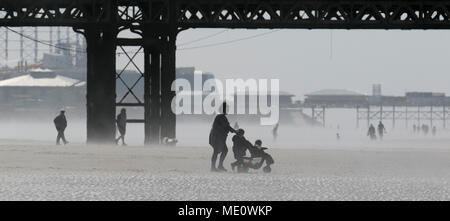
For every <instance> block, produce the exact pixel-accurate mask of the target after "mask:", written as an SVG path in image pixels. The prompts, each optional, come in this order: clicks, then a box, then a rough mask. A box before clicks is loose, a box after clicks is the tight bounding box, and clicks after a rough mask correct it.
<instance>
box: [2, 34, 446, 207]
mask: <svg viewBox="0 0 450 221" xmlns="http://www.w3.org/2000/svg"><path fill="white" fill-rule="evenodd" d="M448 35H450V34H449V32H446V31H426V32H423V31H381V30H377V31H343V30H342V31H341V30H334V31H329V30H314V31H309V30H308V31H307V30H298V31H294V30H229V31H224V30H221V29H220V30H216V29H215V30H210V29H206V30H204V29H203V30H189V31H183V32H181V34H180V35H179V37H178V42H179V43H180V44H179V46H178V49H179V50H178V51H177V60H176V62H177V66H178V67H188V68H187V69H189V68H191V69H193V70H194V71H196V72H200V73H203V74H205V75H206V74H214V75H212V76H215V77H216V78H218V79H237V78H242V79H263V78H264V79H266V78H267V79H272V78H274V79H279V80H280V90H281V91H283V92H284V94H285V95H286V94H288V95H289V96H290V95H292V96H293V98H294V100H293V101H294V102H292V104H290V105H292V106H290V105H288V107H285V108H286V109H289V108H290V109H289V110H291V111H292V112H290V113H289V114H293V115H294V117H292V116H291V115H289V114H285V113H284V114H282V116H285V117H286V115H289V116H290V117H292V118H287V120H286V119H284V121H283V122H280V126H279V129H278V137H277V139H276V140H274V139H273V136H272V130H273V125H268V126H262V125H259V124H257V123H255V122H254V121H250V120H249V121H245V120H242V119H245V118H247V117H246V116H235V115H229V116H228V119H229V121H230V124H231V126H233V125H234V124H235V123H236V122H238V124H239V127H241V128H243V129H245V137H246V138H247V139H248V140H249V141H250V142H251V143H254V142H255V140H257V139H261V140H262V142H263V146H265V147H268V148H269V149H268V150H267V152H268V153H270V154H271V155H272V157H273V158H274V160H275V164H274V165H272V171H271V173H264V172H263V171H261V170H250V172H249V173H235V172H231V167H230V163H231V162H233V161H234V156H233V152H232V145H233V144H232V141H231V139H232V138H231V137H232V136H233V135H234V134H229V135H228V140H227V146H228V149H229V152H228V155H227V158H226V160H225V164H224V165H225V167H226V168H227V169H228V172H226V173H212V172H211V171H210V161H211V160H210V158H211V153H212V148H211V146H210V145H209V142H208V141H209V133H210V130H211V126H212V123H213V119H214V116H206V117H205V116H202V117H199V118H202V119H201V120H199V121H192V119H191V120H186V119H184V117H185V116H178V121H177V122H178V123H177V129H176V134H177V136H176V138H177V139H178V143H177V145H176V147H175V146H165V145H149V146H144V145H143V143H144V125H143V124H138V123H128V124H127V133H126V137H125V139H126V141H127V143H128V146H119V145H117V146H116V145H86V139H87V137H86V134H87V130H86V127H87V126H86V117H85V116H86V113H85V111H86V110H85V103H86V101H85V91H83V90H85V88H83V83H82V81H84V80H86V79H85V78H86V76H85V75H83V76H81V77H80V76H79V75H80V73H81V72H82V73H83V74H84V72H83V70H82V69H79V67H76V66H75V67H74V69H76V70H77V71H78V72H80V73H78V72H76V71H73V73H72V72H71V73H69V74H70V75H71V77H74V76H77V74H78V77H79V78H80V79H66V78H60V77H57V79H63V80H64V79H66V81H67V82H78V80H79V81H80V82H81V83H80V82H78V83H79V84H78V83H77V85H81V86H80V87H81V88H77V89H79V91H78V92H77V93H80V94H81V95H80V94H79V95H80V96H78V97H77V99H79V98H81V99H82V100H81V101H80V100H75V103H76V104H77V105H78V106H76V105H74V106H76V107H75V108H74V107H73V106H71V105H61V103H64V102H60V103H57V104H51V105H50V104H47V103H44V105H42V103H41V102H43V101H42V99H41V98H38V99H34V100H33V99H28V98H29V97H27V96H22V94H19V95H17V94H15V93H10V94H9V96H11V97H13V98H14V99H22V100H26V101H27V102H36V103H37V104H39V105H41V106H39V105H36V106H31V107H30V106H28V107H23V106H21V105H22V103H19V102H17V103H18V104H17V103H15V101H16V100H14V99H9V100H8V101H5V103H4V105H3V106H2V108H4V107H6V103H8V105H10V104H11V106H13V107H14V108H15V109H13V111H10V110H7V109H6V108H5V109H2V110H0V115H1V116H0V180H1V182H0V200H450V185H449V184H450V173H449V170H450V131H449V130H448V129H447V128H444V126H446V127H448V126H449V125H445V124H443V119H442V116H443V115H440V114H442V112H436V113H432V112H433V110H432V109H430V107H429V106H426V107H425V106H424V108H422V109H420V108H418V107H417V106H413V107H411V109H410V112H420V113H418V115H416V116H415V117H417V118H419V119H418V120H416V119H415V117H413V118H410V119H409V121H408V122H405V121H404V120H403V119H399V120H397V121H395V122H392V120H391V118H389V119H386V120H385V119H383V123H384V125H385V126H386V130H387V133H386V134H385V135H384V138H383V140H379V139H378V140H370V138H369V137H368V136H367V132H368V125H367V121H366V120H365V119H360V120H359V121H357V112H356V111H357V110H356V108H354V107H352V108H349V107H348V106H345V107H341V108H329V109H327V110H326V112H325V117H324V118H323V119H326V122H321V120H322V119H321V117H317V115H316V118H314V116H313V115H314V114H312V113H311V112H312V110H311V107H310V106H298V104H299V103H302V102H303V103H302V104H304V102H305V99H306V97H305V95H307V94H309V93H312V92H316V91H320V90H322V89H327V90H326V91H346V90H349V91H351V92H352V93H353V95H355V96H371V94H372V84H381V85H382V86H383V92H382V95H387V96H393V97H390V98H391V99H392V100H395V99H397V98H399V97H400V98H399V99H400V100H402V99H403V100H405V103H406V100H407V96H406V95H405V93H406V92H411V91H419V92H424V93H425V95H427V96H428V95H429V96H430V97H431V99H434V98H435V97H438V98H439V99H440V98H442V99H443V100H445V99H447V98H448V95H449V94H450V87H448V82H449V80H450V78H449V77H448V73H447V72H448V70H447V66H448V65H447V63H448V62H447V58H448V57H449V56H448V55H449V51H450V50H448V49H449V48H448V47H450V46H448V44H447V42H446V39H447V37H449V36H448ZM205 36H212V37H210V38H204V37H205ZM249 36H250V37H251V36H257V37H254V38H253V37H251V39H254V40H249V41H247V40H245V39H246V38H248V37H249ZM199 38H204V40H202V41H198V39H199ZM233 39H234V40H236V42H234V40H233ZM239 39H244V40H239ZM189 42H194V43H195V44H191V43H189ZM221 42H222V43H224V42H225V43H224V44H223V45H221V44H220V43H221ZM228 42H231V43H228ZM417 42H427V43H426V44H414V43H417ZM186 43H189V44H186ZM210 44H212V45H214V44H218V45H217V46H216V45H214V46H210ZM195 47H199V48H195ZM11 56H12V57H14V56H15V55H14V53H11ZM16 56H17V54H16ZM13 61H15V60H13ZM135 62H136V66H139V67H141V66H142V65H143V63H142V54H141V55H138V57H137V59H136V61H135ZM56 63H57V62H56ZM117 64H118V66H119V67H120V68H121V67H123V66H125V65H126V64H127V57H126V56H123V55H120V56H119V55H118V56H117ZM194 66H195V68H194ZM126 69H127V71H130V72H131V71H136V69H135V68H134V67H133V65H129V67H127V68H126ZM39 71H40V72H47V71H48V72H51V71H50V70H46V69H39ZM56 74H62V73H56ZM66 74H67V73H66ZM69 74H68V75H69ZM128 74H129V73H128ZM133 74H135V75H133V76H132V77H135V78H136V79H138V78H139V76H140V75H139V73H137V72H134V73H133ZM30 76H32V75H31V74H30ZM2 77H3V76H2ZM8 77H11V76H8ZM12 77H15V76H12ZM5 78H6V76H5ZM37 78H40V79H41V80H42V79H43V78H44V77H42V76H39V77H36V79H37ZM74 78H76V77H74ZM83 78H84V79H83ZM124 78H125V77H124ZM27 79H28V80H29V81H30V82H31V83H29V82H28V81H27V82H26V83H29V84H28V85H26V86H30V85H31V86H32V87H34V86H36V85H32V83H33V82H34V81H33V79H31V77H27ZM128 80H129V82H131V83H133V80H135V79H133V78H130V79H128ZM22 83H23V82H22ZM56 83H64V82H63V81H62V80H61V82H56ZM119 84H120V82H119V83H118V85H119ZM15 86H17V85H15ZM140 86H142V85H140ZM118 88H119V87H118ZM123 89H124V86H123V85H122V86H121V88H120V93H117V95H118V96H117V97H118V98H119V97H120V95H123V94H124V93H126V92H125V90H123ZM141 89H142V88H141ZM328 89H333V90H328ZM24 91H25V90H24ZM80 91H81V92H80ZM38 92H39V93H38ZM38 92H36V91H34V92H32V93H31V92H29V94H32V95H36V96H37V95H39V94H40V93H41V90H38ZM141 92H142V91H140V92H139V93H141ZM442 93H446V94H442ZM5 94H6V93H5ZM56 94H59V93H56ZM142 94H143V92H142V93H141V94H138V95H137V97H139V96H141V95H142ZM353 95H352V96H353ZM419 95H420V96H422V95H424V94H419ZM441 95H442V96H441ZM333 96H334V95H333ZM338 96H340V95H338ZM374 96H375V95H374ZM376 96H381V94H379V95H376ZM420 96H419V97H420ZM4 97H7V95H5V96H4ZM289 98H290V97H289ZM365 98H367V97H365ZM30 100H31V101H30ZM54 100H57V99H54ZM403 100H402V102H403ZM445 101H446V102H448V101H450V99H448V100H445ZM58 102H59V101H58ZM34 104H35V103H33V105H34ZM295 105H297V106H295ZM414 105H417V104H414ZM43 106H45V109H44V108H42V107H43ZM444 106H445V105H444ZM8 107H9V106H8ZM65 107H66V108H65ZM441 107H442V105H441V106H438V107H434V108H435V109H434V111H440V110H441V109H440V108H441ZM34 108H36V110H35V109H34ZM40 108H42V109H40ZM61 108H63V109H64V108H65V110H66V115H67V121H68V127H67V128H66V130H65V135H66V138H67V139H68V140H69V142H70V143H69V144H68V145H65V146H56V145H55V138H56V130H55V126H54V125H53V118H54V117H55V116H56V115H57V114H58V112H59V111H60V109H61ZM76 108H78V109H76ZM320 108H321V106H320V105H319V106H318V109H316V111H317V110H319V111H320V110H321V109H320ZM389 108H391V107H385V111H388V112H387V113H388V114H391V115H389V116H392V112H393V111H392V112H389V111H391V109H389ZM431 108H433V105H431ZM438 108H439V109H438ZM136 109H137V108H134V107H127V110H128V111H129V112H128V114H129V115H128V117H129V119H142V118H143V117H142V116H143V110H142V109H140V110H136ZM361 109H362V111H364V108H361ZM379 109H380V108H379V107H378V106H376V108H373V109H372V111H377V110H379ZM27 111H28V112H27ZM397 111H398V115H401V114H404V112H401V111H403V109H401V108H400V107H398V109H397ZM421 111H422V112H421ZM116 112H117V113H116V114H118V112H119V109H117V111H116ZM427 113H432V114H431V117H430V115H426V114H427ZM444 113H445V110H444ZM393 115H395V114H393ZM374 116H378V115H377V114H374ZM189 117H196V116H189ZM421 117H422V118H421ZM392 118H395V116H392ZM400 118H401V116H400ZM420 118H421V119H420ZM444 118H445V117H444ZM299 119H300V120H299ZM297 120H299V121H297ZM447 120H448V119H447ZM444 121H445V119H444ZM311 122H312V123H311ZM369 123H371V124H374V125H375V126H376V125H377V124H378V119H377V118H376V117H374V118H373V119H370V120H369ZM322 124H323V125H322ZM394 124H395V127H394ZM422 124H427V125H429V126H436V130H437V132H436V134H435V135H432V133H431V131H430V133H428V134H426V135H425V134H424V133H421V132H415V131H413V125H417V126H419V125H422ZM430 130H432V128H430Z"/></svg>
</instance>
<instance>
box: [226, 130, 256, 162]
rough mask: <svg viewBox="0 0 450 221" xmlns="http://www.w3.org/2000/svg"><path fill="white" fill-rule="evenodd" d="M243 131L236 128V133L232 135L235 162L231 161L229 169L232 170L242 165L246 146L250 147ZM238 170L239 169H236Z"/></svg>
mask: <svg viewBox="0 0 450 221" xmlns="http://www.w3.org/2000/svg"><path fill="white" fill-rule="evenodd" d="M244 134H245V131H244V130H243V129H238V130H236V135H234V136H233V138H232V140H233V154H234V159H236V161H235V162H233V163H231V169H232V170H233V171H234V168H235V167H238V168H239V167H242V166H243V164H244V156H245V155H246V151H247V149H248V148H251V147H252V143H250V142H249V141H248V140H247V139H245V137H244ZM238 171H239V170H238Z"/></svg>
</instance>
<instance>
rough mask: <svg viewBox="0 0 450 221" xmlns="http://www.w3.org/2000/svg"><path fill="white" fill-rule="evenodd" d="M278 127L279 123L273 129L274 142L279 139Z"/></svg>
mask: <svg viewBox="0 0 450 221" xmlns="http://www.w3.org/2000/svg"><path fill="white" fill-rule="evenodd" d="M278 126H279V123H277V124H275V127H273V129H272V136H273V140H274V141H276V140H277V137H278Z"/></svg>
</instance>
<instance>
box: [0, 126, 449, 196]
mask: <svg viewBox="0 0 450 221" xmlns="http://www.w3.org/2000/svg"><path fill="white" fill-rule="evenodd" d="M73 120H74V119H72V121H73ZM77 122H78V123H77ZM14 125H15V127H14V128H15V129H16V128H21V129H20V132H19V131H17V130H12V129H11V128H12V127H11V126H12V125H11V124H7V123H2V124H1V126H0V128H2V129H1V132H2V134H3V135H4V136H5V137H9V138H3V139H2V140H1V142H2V144H0V180H1V181H2V182H0V200H449V199H450V185H449V184H450V183H449V181H450V175H449V173H448V171H449V169H450V149H449V148H448V146H449V145H448V144H449V143H450V137H449V136H448V132H447V131H442V132H439V133H438V134H437V135H436V137H434V138H432V137H431V136H423V135H418V134H412V131H407V132H406V131H404V130H402V129H395V130H394V131H391V129H390V128H388V130H389V133H388V134H387V135H386V137H385V139H384V140H383V141H370V140H369V139H368V138H367V137H366V134H365V133H366V131H365V128H364V129H363V128H361V129H356V128H354V127H351V128H346V127H345V126H343V128H341V139H340V140H339V141H338V140H336V137H335V132H336V129H335V128H325V129H324V128H320V127H319V128H317V127H316V128H309V127H293V126H287V125H285V126H283V125H281V126H280V129H279V134H280V135H279V137H278V140H277V141H276V142H274V141H272V139H271V135H270V129H271V128H270V127H266V128H264V127H261V126H258V125H250V124H245V123H243V124H242V127H243V128H245V129H246V131H247V133H248V136H247V138H248V139H249V140H250V141H252V142H253V141H254V140H255V139H258V138H262V139H263V144H265V145H267V146H268V147H269V150H268V152H269V153H270V154H271V155H272V156H273V158H274V159H275V164H274V165H273V166H272V172H271V173H270V174H266V173H263V172H262V171H260V170H259V171H251V172H250V173H248V174H245V173H244V174H238V173H231V172H228V173H211V172H210V171H209V161H210V160H209V158H210V154H211V147H210V146H209V145H208V144H207V133H208V132H209V128H210V125H209V124H183V123H181V124H179V125H178V126H179V127H178V131H177V132H178V134H179V139H180V145H178V146H177V147H167V146H151V147H145V146H142V144H141V143H142V136H138V134H140V133H142V130H141V128H138V127H133V126H130V128H129V134H130V136H129V138H128V142H129V146H126V147H123V146H96V145H94V146H86V145H85V144H84V139H85V137H84V136H83V135H84V133H81V135H76V133H74V131H83V130H84V129H83V128H84V121H82V120H81V119H80V120H76V121H75V122H73V123H72V124H69V127H68V131H67V138H68V139H69V141H71V143H70V144H69V145H66V146H55V145H54V141H53V139H52V138H53V137H54V135H55V134H54V131H53V130H54V129H53V128H52V127H53V125H51V124H49V123H42V122H40V123H29V122H28V123H24V124H14ZM8 128H9V129H8ZM42 128H46V129H42ZM18 134H23V135H26V136H27V137H28V139H20V137H19V136H18ZM231 145H232V144H231V139H229V140H228V146H229V147H230V148H231ZM230 151H231V150H230ZM232 160H233V159H232V156H231V154H229V156H228V157H227V159H226V161H225V166H226V167H227V168H228V169H229V168H230V167H229V163H231V162H232Z"/></svg>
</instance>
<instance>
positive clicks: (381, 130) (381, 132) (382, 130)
mask: <svg viewBox="0 0 450 221" xmlns="http://www.w3.org/2000/svg"><path fill="white" fill-rule="evenodd" d="M385 133H386V128H385V127H384V124H383V123H382V122H381V121H380V123H378V136H379V137H380V140H382V139H383V135H384V134H385Z"/></svg>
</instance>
